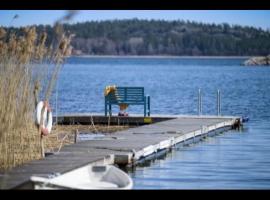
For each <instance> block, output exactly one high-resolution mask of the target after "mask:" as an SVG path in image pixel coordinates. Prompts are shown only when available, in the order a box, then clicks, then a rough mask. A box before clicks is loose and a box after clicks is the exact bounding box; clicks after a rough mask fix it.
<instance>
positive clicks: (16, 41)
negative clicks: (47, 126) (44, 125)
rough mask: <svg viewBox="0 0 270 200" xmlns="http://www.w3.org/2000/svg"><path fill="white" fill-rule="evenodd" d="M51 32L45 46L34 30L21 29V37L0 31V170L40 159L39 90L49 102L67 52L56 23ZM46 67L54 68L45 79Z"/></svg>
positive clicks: (67, 45)
mask: <svg viewBox="0 0 270 200" xmlns="http://www.w3.org/2000/svg"><path fill="white" fill-rule="evenodd" d="M55 30H56V33H57V34H56V35H57V38H56V39H55V41H54V44H52V45H51V46H49V47H48V46H46V45H45V43H46V40H47V35H46V33H45V32H43V33H40V34H38V33H37V31H36V29H35V27H25V28H23V35H19V34H17V33H9V34H7V33H6V30H5V29H4V28H0V152H1V154H0V171H6V170H8V169H10V168H12V167H14V166H17V165H20V164H22V163H25V162H28V161H30V160H34V159H40V158H41V152H40V151H41V148H40V145H41V144H40V133H39V132H38V128H37V126H36V124H35V108H36V104H37V102H38V101H39V97H40V96H41V91H45V98H44V99H40V100H47V101H49V98H50V95H51V92H52V89H53V87H54V83H55V81H56V79H57V76H58V73H59V70H60V67H61V65H62V63H63V62H64V58H65V57H66V56H68V55H69V54H70V52H71V47H70V40H71V36H66V35H65V33H64V31H63V30H62V27H61V24H59V23H57V24H56V25H55ZM59 30H60V31H59ZM48 63H49V64H48ZM48 65H53V66H54V69H53V73H52V74H51V77H50V78H49V80H46V79H47V76H44V74H46V71H47V70H48ZM44 81H45V82H46V81H47V84H46V85H44V84H42V83H43V82H44Z"/></svg>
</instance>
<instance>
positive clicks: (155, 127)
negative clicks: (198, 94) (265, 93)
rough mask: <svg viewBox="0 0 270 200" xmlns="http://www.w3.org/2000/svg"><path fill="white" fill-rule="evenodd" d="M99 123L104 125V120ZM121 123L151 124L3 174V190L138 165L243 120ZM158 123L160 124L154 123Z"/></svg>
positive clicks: (70, 147)
mask: <svg viewBox="0 0 270 200" xmlns="http://www.w3.org/2000/svg"><path fill="white" fill-rule="evenodd" d="M72 117H73V119H72ZM74 118H76V116H74V115H72V116H66V117H62V118H60V117H59V120H62V122H63V121H65V120H66V123H69V122H70V121H69V120H71V121H72V120H74ZM89 118H90V116H79V117H77V118H76V120H77V121H80V120H81V122H82V121H83V120H86V119H88V120H89ZM79 119H80V120H79ZM96 119H99V120H100V119H102V121H105V119H103V118H102V117H96ZM107 120H108V119H107ZM119 120H129V122H132V123H133V122H134V123H137V122H138V121H140V122H142V124H146V123H150V124H148V125H143V126H139V127H136V128H130V129H127V130H123V131H119V132H116V133H114V134H111V135H106V136H105V137H104V138H102V139H97V140H88V141H81V142H78V143H76V144H72V145H68V146H65V147H63V148H62V150H61V151H60V152H59V153H58V154H54V155H50V156H48V157H46V158H45V159H42V160H36V161H32V162H29V163H27V164H24V165H22V166H19V167H15V168H14V169H12V170H11V171H10V172H8V173H5V174H3V173H2V174H1V173H0V188H1V189H12V188H20V187H22V186H23V185H24V184H26V183H27V181H28V180H29V178H30V176H32V175H36V176H42V177H49V176H52V175H55V174H63V173H66V172H68V171H71V170H74V169H76V168H79V167H82V166H85V165H87V164H93V165H95V164H118V165H136V163H138V162H139V161H140V160H142V159H144V158H147V157H149V156H151V155H153V154H155V153H158V152H160V151H163V150H166V149H170V148H172V147H173V146H175V145H177V144H180V143H183V142H187V141H190V140H193V141H195V139H198V138H201V137H207V136H209V135H214V134H216V133H220V132H222V131H224V130H229V129H232V128H233V127H235V126H239V125H240V122H241V118H240V117H233V116H228V117H218V116H155V117H151V119H150V121H149V118H148V119H147V120H145V119H144V118H143V117H135V118H134V117H133V118H130V117H126V118H121V119H118V120H117V117H115V122H116V121H119ZM67 121H68V122H67ZM151 121H152V123H151ZM156 121H159V122H157V123H153V122H156ZM107 123H108V122H107Z"/></svg>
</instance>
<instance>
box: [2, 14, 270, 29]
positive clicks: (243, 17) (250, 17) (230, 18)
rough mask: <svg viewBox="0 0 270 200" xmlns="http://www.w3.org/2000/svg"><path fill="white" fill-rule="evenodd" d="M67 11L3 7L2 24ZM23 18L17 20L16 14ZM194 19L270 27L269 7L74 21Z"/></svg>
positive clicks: (48, 18)
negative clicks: (267, 8) (7, 8)
mask: <svg viewBox="0 0 270 200" xmlns="http://www.w3.org/2000/svg"><path fill="white" fill-rule="evenodd" d="M65 13H66V11H64V10H0V26H16V27H18V26H25V25H33V24H53V23H54V22H55V21H56V20H57V19H59V18H61V17H62V16H63V15H64V14H65ZM16 14H17V15H18V16H19V17H18V18H17V19H14V20H12V19H13V17H14V16H15V15H16ZM132 18H138V19H164V20H190V21H196V22H203V23H216V24H218V23H225V22H226V23H229V24H230V25H235V24H237V25H242V26H253V27H261V28H263V29H270V20H269V19H270V11H269V10H88V11H87V10H83V11H79V12H78V14H77V15H76V16H75V17H74V18H73V20H72V21H71V22H70V23H76V22H84V21H100V20H107V19H132Z"/></svg>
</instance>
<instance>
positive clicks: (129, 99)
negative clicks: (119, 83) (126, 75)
mask: <svg viewBox="0 0 270 200" xmlns="http://www.w3.org/2000/svg"><path fill="white" fill-rule="evenodd" d="M119 104H128V105H143V106H144V116H146V113H147V115H148V116H150V96H145V95H144V88H143V87H116V93H115V94H114V93H109V94H108V95H107V96H105V116H107V112H108V111H109V114H110V116H111V115H112V105H119ZM108 107H109V109H108Z"/></svg>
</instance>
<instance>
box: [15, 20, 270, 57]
mask: <svg viewBox="0 0 270 200" xmlns="http://www.w3.org/2000/svg"><path fill="white" fill-rule="evenodd" d="M36 28H37V31H44V30H45V31H46V32H47V33H48V38H49V40H48V42H50V38H53V37H52V34H53V31H52V27H51V26H48V25H47V26H45V25H39V26H36ZM64 28H65V30H66V31H68V32H69V33H72V34H75V37H74V38H73V41H72V43H71V44H72V46H73V49H74V51H73V53H74V54H90V55H175V56H185V55H187V56H246V55H247V56H248V55H268V54H269V53H270V31H269V30H267V31H265V30H262V29H261V28H254V27H247V26H239V25H229V24H227V23H223V24H203V23H197V22H191V21H182V20H177V21H165V20H138V19H130V20H107V21H91V22H83V23H76V24H65V25H64ZM10 29H12V28H10ZM13 29H14V28H13Z"/></svg>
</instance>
